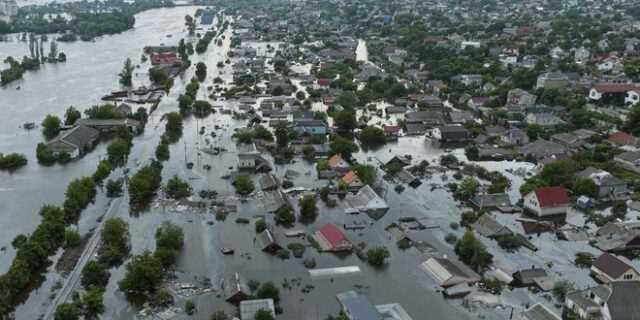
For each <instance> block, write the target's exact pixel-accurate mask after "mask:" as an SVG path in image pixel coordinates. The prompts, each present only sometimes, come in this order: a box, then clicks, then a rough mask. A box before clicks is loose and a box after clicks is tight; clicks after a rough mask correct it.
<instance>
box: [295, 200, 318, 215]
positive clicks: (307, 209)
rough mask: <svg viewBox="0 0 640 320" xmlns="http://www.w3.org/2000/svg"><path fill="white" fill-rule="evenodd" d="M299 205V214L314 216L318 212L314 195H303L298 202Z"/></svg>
mask: <svg viewBox="0 0 640 320" xmlns="http://www.w3.org/2000/svg"><path fill="white" fill-rule="evenodd" d="M298 206H300V214H301V215H303V216H314V215H316V214H317V213H318V206H317V205H316V198H315V197H314V196H305V197H303V198H302V199H300V201H299V202H298Z"/></svg>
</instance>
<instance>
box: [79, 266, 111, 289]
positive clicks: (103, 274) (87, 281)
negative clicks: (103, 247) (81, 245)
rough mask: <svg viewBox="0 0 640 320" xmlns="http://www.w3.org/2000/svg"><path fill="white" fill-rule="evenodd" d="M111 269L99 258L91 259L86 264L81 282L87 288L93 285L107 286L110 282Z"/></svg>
mask: <svg viewBox="0 0 640 320" xmlns="http://www.w3.org/2000/svg"><path fill="white" fill-rule="evenodd" d="M109 277H110V274H109V270H107V266H106V265H104V264H103V263H101V262H100V261H97V260H91V261H89V262H87V264H85V265H84V268H83V269H82V277H81V278H80V283H81V284H82V287H83V288H85V290H88V289H89V288H91V287H99V288H105V287H106V286H107V283H109Z"/></svg>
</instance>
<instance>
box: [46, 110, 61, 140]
mask: <svg viewBox="0 0 640 320" xmlns="http://www.w3.org/2000/svg"><path fill="white" fill-rule="evenodd" d="M60 124H61V122H60V118H58V117H56V116H53V115H50V114H49V115H47V116H46V117H45V118H44V120H42V133H43V134H44V135H45V136H46V137H47V138H53V137H55V136H57V135H58V133H60Z"/></svg>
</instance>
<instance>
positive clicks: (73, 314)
mask: <svg viewBox="0 0 640 320" xmlns="http://www.w3.org/2000/svg"><path fill="white" fill-rule="evenodd" d="M53 319H54V320H77V319H80V310H79V309H78V307H76V305H75V304H73V303H67V302H64V303H61V304H59V305H58V306H57V307H56V311H55V313H54V314H53Z"/></svg>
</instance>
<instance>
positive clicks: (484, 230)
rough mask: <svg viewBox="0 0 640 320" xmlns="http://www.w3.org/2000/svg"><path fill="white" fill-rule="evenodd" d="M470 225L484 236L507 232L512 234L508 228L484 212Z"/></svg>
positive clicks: (499, 234)
mask: <svg viewBox="0 0 640 320" xmlns="http://www.w3.org/2000/svg"><path fill="white" fill-rule="evenodd" d="M471 227H472V228H473V229H474V230H476V231H478V232H479V233H480V234H482V235H483V236H485V237H494V236H501V235H507V234H513V232H512V231H511V230H509V228H507V227H505V226H504V225H502V224H501V223H500V222H498V221H496V219H494V218H493V217H492V216H491V215H490V214H488V213H485V214H483V215H482V216H480V218H478V220H476V222H474V223H472V224H471Z"/></svg>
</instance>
